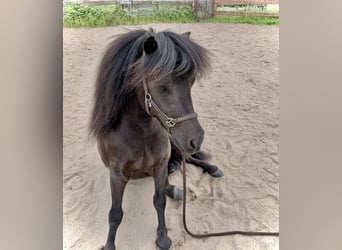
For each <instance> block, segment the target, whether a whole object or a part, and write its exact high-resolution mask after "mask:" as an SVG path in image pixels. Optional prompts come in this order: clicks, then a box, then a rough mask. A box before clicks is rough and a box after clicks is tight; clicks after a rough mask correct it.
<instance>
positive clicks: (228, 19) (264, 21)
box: [203, 15, 279, 25]
mask: <svg viewBox="0 0 342 250" xmlns="http://www.w3.org/2000/svg"><path fill="white" fill-rule="evenodd" d="M203 22H208V23H245V24H258V25H279V17H263V16H226V15H222V16H215V17H213V18H210V19H208V20H204V21H203Z"/></svg>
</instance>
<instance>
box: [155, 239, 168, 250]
mask: <svg viewBox="0 0 342 250" xmlns="http://www.w3.org/2000/svg"><path fill="white" fill-rule="evenodd" d="M156 244H157V247H158V249H160V250H169V249H170V247H171V240H170V238H169V237H168V236H166V237H158V239H157V240H156Z"/></svg>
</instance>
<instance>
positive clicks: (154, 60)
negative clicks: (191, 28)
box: [90, 29, 209, 137]
mask: <svg viewBox="0 0 342 250" xmlns="http://www.w3.org/2000/svg"><path fill="white" fill-rule="evenodd" d="M151 36H154V38H155V41H156V42H157V44H158V49H157V50H156V51H155V52H154V53H151V54H145V53H144V50H143V45H144V42H145V40H146V39H147V38H149V37H151ZM207 54H208V53H207V51H206V50H205V49H204V48H203V47H201V46H200V45H198V44H196V43H194V42H192V41H191V40H190V39H189V38H188V36H186V35H181V34H176V33H173V32H170V31H164V32H158V33H154V32H153V30H152V29H149V30H147V31H146V30H135V31H130V32H128V33H126V34H123V35H121V36H119V37H118V38H117V39H115V40H114V41H112V42H111V43H110V44H109V45H108V47H107V49H106V51H105V54H104V57H103V59H102V61H101V64H100V66H99V71H98V76H97V80H96V89H95V95H94V106H93V110H92V116H91V120H90V133H91V134H92V135H94V136H95V137H104V136H106V135H107V134H108V133H109V132H110V131H111V130H112V129H114V128H115V126H116V125H117V124H118V123H119V122H120V120H121V117H122V112H123V107H124V106H125V105H126V102H127V101H128V100H129V97H130V96H132V95H131V94H132V93H133V92H134V90H135V88H137V87H140V86H142V80H143V79H146V78H151V77H152V78H154V79H156V78H163V77H165V76H167V75H169V74H177V75H183V74H193V75H194V76H195V77H200V76H201V75H203V74H204V73H205V72H206V70H207V69H208V67H209V63H208V55H207Z"/></svg>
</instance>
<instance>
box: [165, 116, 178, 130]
mask: <svg viewBox="0 0 342 250" xmlns="http://www.w3.org/2000/svg"><path fill="white" fill-rule="evenodd" d="M165 123H166V125H167V126H168V127H169V128H172V127H174V126H175V125H176V122H175V119H173V118H168V119H167V120H166V122H165Z"/></svg>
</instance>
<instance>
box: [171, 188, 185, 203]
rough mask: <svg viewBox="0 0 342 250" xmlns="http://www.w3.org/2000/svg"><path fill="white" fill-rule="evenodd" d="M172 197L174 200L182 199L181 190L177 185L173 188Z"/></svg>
mask: <svg viewBox="0 0 342 250" xmlns="http://www.w3.org/2000/svg"><path fill="white" fill-rule="evenodd" d="M173 198H174V199H176V200H183V190H182V189H180V188H178V187H175V188H174V189H173Z"/></svg>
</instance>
